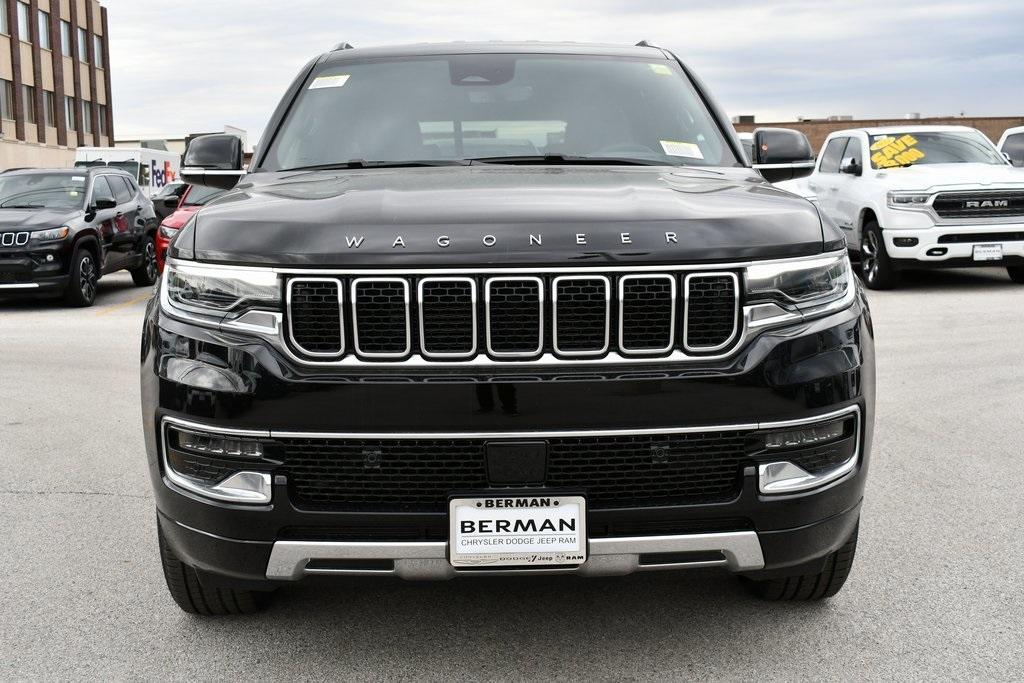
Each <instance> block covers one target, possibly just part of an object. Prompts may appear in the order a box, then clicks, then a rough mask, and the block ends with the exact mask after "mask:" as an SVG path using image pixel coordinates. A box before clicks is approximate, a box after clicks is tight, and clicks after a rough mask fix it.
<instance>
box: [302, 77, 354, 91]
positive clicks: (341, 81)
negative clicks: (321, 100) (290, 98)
mask: <svg viewBox="0 0 1024 683" xmlns="http://www.w3.org/2000/svg"><path fill="white" fill-rule="evenodd" d="M348 77H349V74H337V75H335V76H317V77H316V78H314V79H313V82H312V83H310V84H309V90H319V89H320V88H340V87H341V86H343V85H345V81H347V80H348Z"/></svg>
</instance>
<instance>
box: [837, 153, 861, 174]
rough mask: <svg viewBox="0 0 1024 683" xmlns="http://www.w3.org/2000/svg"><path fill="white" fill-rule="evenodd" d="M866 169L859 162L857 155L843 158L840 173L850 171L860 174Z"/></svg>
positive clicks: (849, 172)
mask: <svg viewBox="0 0 1024 683" xmlns="http://www.w3.org/2000/svg"><path fill="white" fill-rule="evenodd" d="M863 170H864V169H863V168H862V167H861V165H860V164H858V163H857V159H856V158H855V157H847V158H845V159H843V163H841V164H839V172H840V173H848V174H850V175H860V174H861V171H863Z"/></svg>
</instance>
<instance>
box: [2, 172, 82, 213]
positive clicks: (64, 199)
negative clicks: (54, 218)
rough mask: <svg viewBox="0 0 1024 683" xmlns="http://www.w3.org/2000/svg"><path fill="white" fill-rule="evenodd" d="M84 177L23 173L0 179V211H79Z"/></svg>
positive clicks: (66, 174)
mask: <svg viewBox="0 0 1024 683" xmlns="http://www.w3.org/2000/svg"><path fill="white" fill-rule="evenodd" d="M84 199H85V176H84V175H80V176H79V175H71V174H70V173H59V174H57V173H54V174H46V173H26V174H19V175H8V176H0V209H78V208H81V206H82V202H83V201H84Z"/></svg>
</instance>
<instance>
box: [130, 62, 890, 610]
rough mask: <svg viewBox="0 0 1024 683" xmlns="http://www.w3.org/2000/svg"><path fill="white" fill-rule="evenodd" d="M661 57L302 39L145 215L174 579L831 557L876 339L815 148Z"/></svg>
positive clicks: (145, 353)
mask: <svg viewBox="0 0 1024 683" xmlns="http://www.w3.org/2000/svg"><path fill="white" fill-rule="evenodd" d="M754 147H755V150H756V151H755V158H754V159H753V164H754V165H753V167H751V166H750V165H748V163H747V161H746V159H745V157H744V154H743V150H742V148H741V146H740V143H739V140H738V139H737V138H736V135H735V133H734V132H733V131H732V127H731V125H730V123H729V120H728V118H726V116H725V115H724V114H723V113H722V111H721V110H720V109H719V108H718V107H717V106H716V105H715V104H714V102H713V100H712V99H711V97H710V95H709V94H708V92H707V91H706V90H705V89H704V87H703V86H702V85H701V83H700V82H699V81H698V80H697V78H696V77H695V76H694V75H693V74H692V72H691V71H690V70H689V69H688V68H687V67H686V66H685V65H684V64H682V63H681V62H680V61H679V60H678V59H677V58H676V57H675V56H673V55H672V54H670V53H669V52H666V51H665V50H662V49H658V48H655V47H650V46H647V45H645V44H641V45H640V46H636V47H612V46H586V45H574V44H569V45H559V44H555V45H545V44H540V43H526V44H472V43H459V44H453V45H437V46H429V45H416V46H411V47H398V48H389V49H383V48H379V49H359V50H357V49H352V48H350V47H348V46H347V45H342V46H339V47H338V48H336V49H335V50H332V51H331V52H329V53H327V54H324V55H321V56H319V57H317V58H316V59H314V60H313V61H311V62H310V63H309V64H308V65H306V67H305V68H304V69H303V70H302V72H301V73H300V74H299V75H298V77H297V78H296V79H295V81H294V82H293V83H292V85H291V86H290V87H289V89H288V91H287V92H286V94H285V96H284V98H283V99H282V101H281V103H280V104H279V106H278V108H277V110H276V111H275V112H274V114H273V116H272V118H271V121H270V123H269V125H268V128H267V132H266V133H265V135H264V137H263V144H261V145H260V149H259V151H258V153H257V155H256V157H255V158H254V159H253V162H252V164H251V166H250V168H249V169H248V170H247V171H246V172H244V173H243V171H242V170H241V169H242V148H241V143H240V141H239V140H238V139H237V138H233V137H231V136H227V135H211V136H205V137H200V138H197V139H195V140H194V141H193V142H192V144H191V145H190V146H189V149H188V150H187V152H186V158H185V164H184V167H183V171H182V176H183V177H184V179H185V180H186V181H187V182H191V183H197V184H205V185H207V186H210V187H217V188H224V189H228V190H229V191H228V192H227V193H226V194H225V195H224V196H222V197H220V198H219V199H218V200H217V201H216V202H214V203H212V204H210V205H209V206H207V207H205V208H204V209H203V210H202V211H200V212H198V213H197V214H195V216H193V217H192V218H191V219H190V220H189V221H188V223H187V224H186V225H185V226H184V227H183V228H182V229H181V230H180V231H179V232H178V234H177V235H176V236H175V237H174V239H173V240H172V242H171V244H170V246H169V250H168V259H167V264H166V267H165V269H164V272H163V275H162V278H161V281H160V284H159V286H158V289H157V292H156V295H155V297H154V299H153V301H152V302H151V303H150V305H149V308H148V311H147V317H146V321H145V326H144V332H143V339H142V396H143V415H144V429H145V437H146V445H147V450H148V454H149V466H150V472H151V474H152V483H153V486H154V490H155V492H156V506H157V516H158V520H159V545H160V552H161V554H162V559H163V567H164V571H165V573H166V578H167V585H168V588H169V589H170V592H171V594H172V596H173V597H174V599H175V600H176V601H177V603H178V604H179V605H180V606H181V607H182V608H183V609H185V610H186V611H190V612H197V613H202V614H225V613H239V612H249V611H253V610H256V609H258V608H260V607H261V606H262V605H263V604H264V603H265V599H266V597H267V596H268V595H269V594H270V592H271V591H272V590H273V589H274V588H276V587H279V586H282V585H286V584H288V583H289V582H294V581H299V580H302V579H304V578H306V577H310V576H350V575H359V574H366V575H382V574H387V575H393V576H398V577H401V578H406V579H446V578H451V577H469V576H478V575H492V574H508V575H512V574H514V575H523V574H548V573H577V574H581V575H586V576H599V575H619V574H628V573H630V572H635V571H644V570H655V569H682V568H688V567H709V566H718V567H722V568H725V569H727V570H729V571H731V572H733V573H735V574H737V575H739V576H741V577H742V578H743V580H744V581H745V583H746V584H747V585H748V586H749V587H750V588H751V590H752V591H753V592H754V593H755V594H758V595H761V596H763V597H766V598H771V599H817V598H823V597H828V596H830V595H833V594H834V593H835V592H836V591H838V590H839V589H840V587H841V586H842V585H843V582H844V581H845V580H846V577H847V575H848V573H849V571H850V567H851V564H852V561H853V555H854V550H855V547H856V543H857V528H858V520H859V518H860V508H861V500H862V497H863V492H864V482H865V477H866V475H867V464H868V456H869V453H870V450H871V433H872V423H873V414H874V352H873V341H872V334H873V333H872V328H871V321H870V316H869V313H868V308H867V304H866V302H865V299H864V296H863V292H862V290H861V288H860V286H859V285H858V281H857V280H856V279H855V278H854V277H853V276H852V273H851V268H850V263H849V259H848V256H847V252H846V243H845V241H844V238H843V234H842V232H841V231H839V229H838V228H837V227H835V225H833V224H832V223H831V222H830V221H828V220H823V219H822V217H821V216H820V215H819V213H818V210H817V209H816V208H815V207H814V205H813V204H811V203H810V202H808V201H806V200H805V199H802V198H800V197H797V196H794V195H792V194H789V193H787V192H784V191H781V190H778V189H776V188H774V187H772V186H771V185H769V184H768V182H767V181H777V180H784V179H787V178H794V177H799V176H801V175H802V174H805V173H807V172H809V170H810V168H811V167H812V166H813V161H812V153H811V149H810V147H809V145H808V144H807V142H806V139H805V138H803V137H802V136H800V135H799V134H797V133H794V132H792V131H785V130H779V129H762V130H759V131H757V133H756V135H755V145H754Z"/></svg>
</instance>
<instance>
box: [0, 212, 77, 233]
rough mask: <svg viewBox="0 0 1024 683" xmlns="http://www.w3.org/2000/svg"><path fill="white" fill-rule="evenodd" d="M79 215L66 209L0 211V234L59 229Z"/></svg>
mask: <svg viewBox="0 0 1024 683" xmlns="http://www.w3.org/2000/svg"><path fill="white" fill-rule="evenodd" d="M81 215H82V212H81V211H69V210H67V209H0V232H9V231H11V230H19V231H21V230H45V229H47V228H59V227H60V226H62V225H64V224H66V223H69V222H70V221H72V220H73V219H75V218H77V217H79V216H81Z"/></svg>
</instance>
